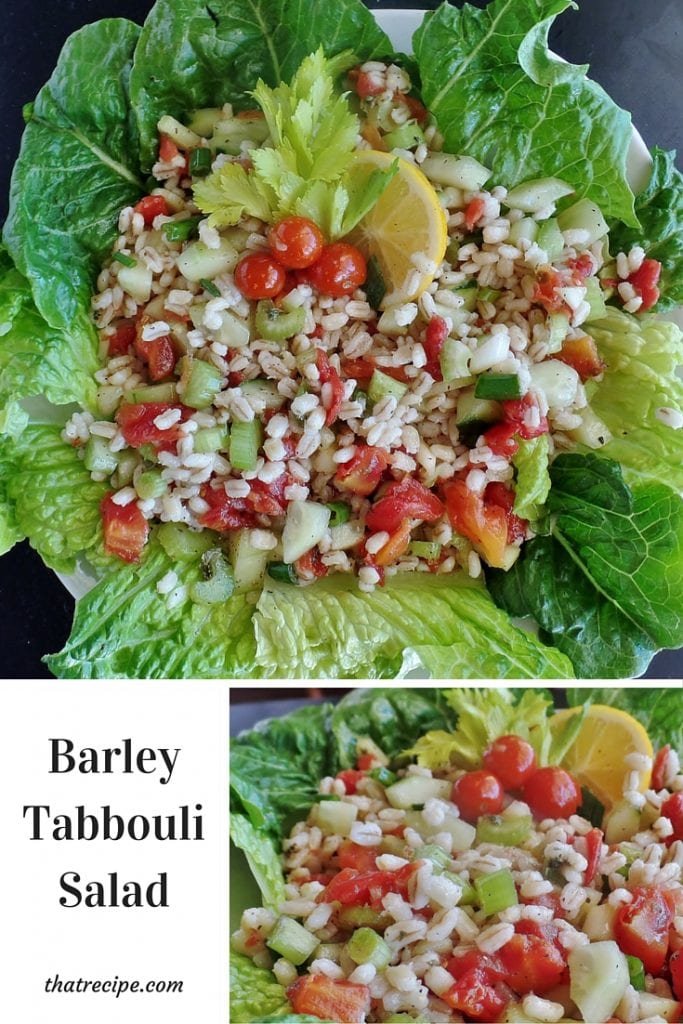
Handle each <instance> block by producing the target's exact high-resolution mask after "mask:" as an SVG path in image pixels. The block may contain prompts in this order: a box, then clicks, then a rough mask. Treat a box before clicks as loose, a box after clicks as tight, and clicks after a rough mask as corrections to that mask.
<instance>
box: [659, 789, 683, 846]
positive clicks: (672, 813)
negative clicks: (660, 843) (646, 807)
mask: <svg viewBox="0 0 683 1024" xmlns="http://www.w3.org/2000/svg"><path fill="white" fill-rule="evenodd" d="M659 813H660V814H661V815H662V817H663V818H668V819H669V821H670V822H671V824H672V825H673V830H674V831H673V835H672V836H670V837H669V838H668V840H667V846H669V845H671V843H673V841H674V840H675V839H683V793H673V794H672V795H671V796H670V797H669V798H668V799H667V800H665V801H664V803H663V804H662V806H661V808H660V812H659Z"/></svg>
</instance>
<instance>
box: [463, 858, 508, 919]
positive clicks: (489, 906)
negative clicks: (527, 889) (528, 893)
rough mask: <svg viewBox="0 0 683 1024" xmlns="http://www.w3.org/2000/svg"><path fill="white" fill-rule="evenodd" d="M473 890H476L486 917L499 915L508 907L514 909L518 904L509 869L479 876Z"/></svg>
mask: <svg viewBox="0 0 683 1024" xmlns="http://www.w3.org/2000/svg"><path fill="white" fill-rule="evenodd" d="M474 888H475V889H476V890H477V895H478V896H479V904H480V906H481V909H482V911H483V913H484V915H485V916H486V917H490V916H491V915H492V914H499V913H500V911H501V910H507V908H508V907H514V906H515V905H516V904H517V902H518V900H517V890H516V889H515V880H514V878H513V877H512V872H511V871H510V869H509V868H501V870H500V871H493V872H492V873H491V874H490V875H481V876H480V877H479V878H477V879H475V882H474Z"/></svg>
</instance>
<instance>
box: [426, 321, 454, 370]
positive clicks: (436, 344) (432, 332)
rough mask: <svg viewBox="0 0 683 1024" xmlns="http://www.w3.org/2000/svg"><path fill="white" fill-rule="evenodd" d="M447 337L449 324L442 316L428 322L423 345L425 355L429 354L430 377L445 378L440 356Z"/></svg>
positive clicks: (427, 363) (428, 367)
mask: <svg viewBox="0 0 683 1024" xmlns="http://www.w3.org/2000/svg"><path fill="white" fill-rule="evenodd" d="M447 337H448V324H447V323H446V321H445V320H444V318H443V317H442V316H433V317H432V319H431V320H430V321H429V323H428V324H427V329H426V331H425V333H424V338H423V341H422V347H423V348H424V350H425V355H426V356H427V362H426V364H425V370H426V371H427V373H428V374H429V375H430V377H433V378H434V380H443V373H442V372H441V362H440V360H439V356H440V355H441V349H442V348H443V344H444V342H445V340H446V338H447Z"/></svg>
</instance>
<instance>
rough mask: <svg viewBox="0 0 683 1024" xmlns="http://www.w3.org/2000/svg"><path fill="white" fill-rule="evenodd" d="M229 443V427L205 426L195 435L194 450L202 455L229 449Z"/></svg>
mask: <svg viewBox="0 0 683 1024" xmlns="http://www.w3.org/2000/svg"><path fill="white" fill-rule="evenodd" d="M229 444H230V433H229V431H228V429H227V427H205V428H204V430H198V431H197V433H196V434H195V435H194V450H195V451H196V452H199V454H200V455H205V454H206V453H207V452H220V451H227V450H228V445H229Z"/></svg>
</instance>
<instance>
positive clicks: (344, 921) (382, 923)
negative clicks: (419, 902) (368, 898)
mask: <svg viewBox="0 0 683 1024" xmlns="http://www.w3.org/2000/svg"><path fill="white" fill-rule="evenodd" d="M385 838H386V837H385ZM394 838H396V837H395V836H394ZM337 920H338V922H339V927H340V928H344V929H347V930H348V929H351V928H362V927H366V928H376V929H378V930H379V931H384V929H385V928H386V927H387V925H388V924H390V923H391V921H392V920H393V918H391V917H390V916H389V914H387V913H385V912H384V911H382V910H373V909H372V907H342V908H341V909H340V911H339V913H338V914H337Z"/></svg>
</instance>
